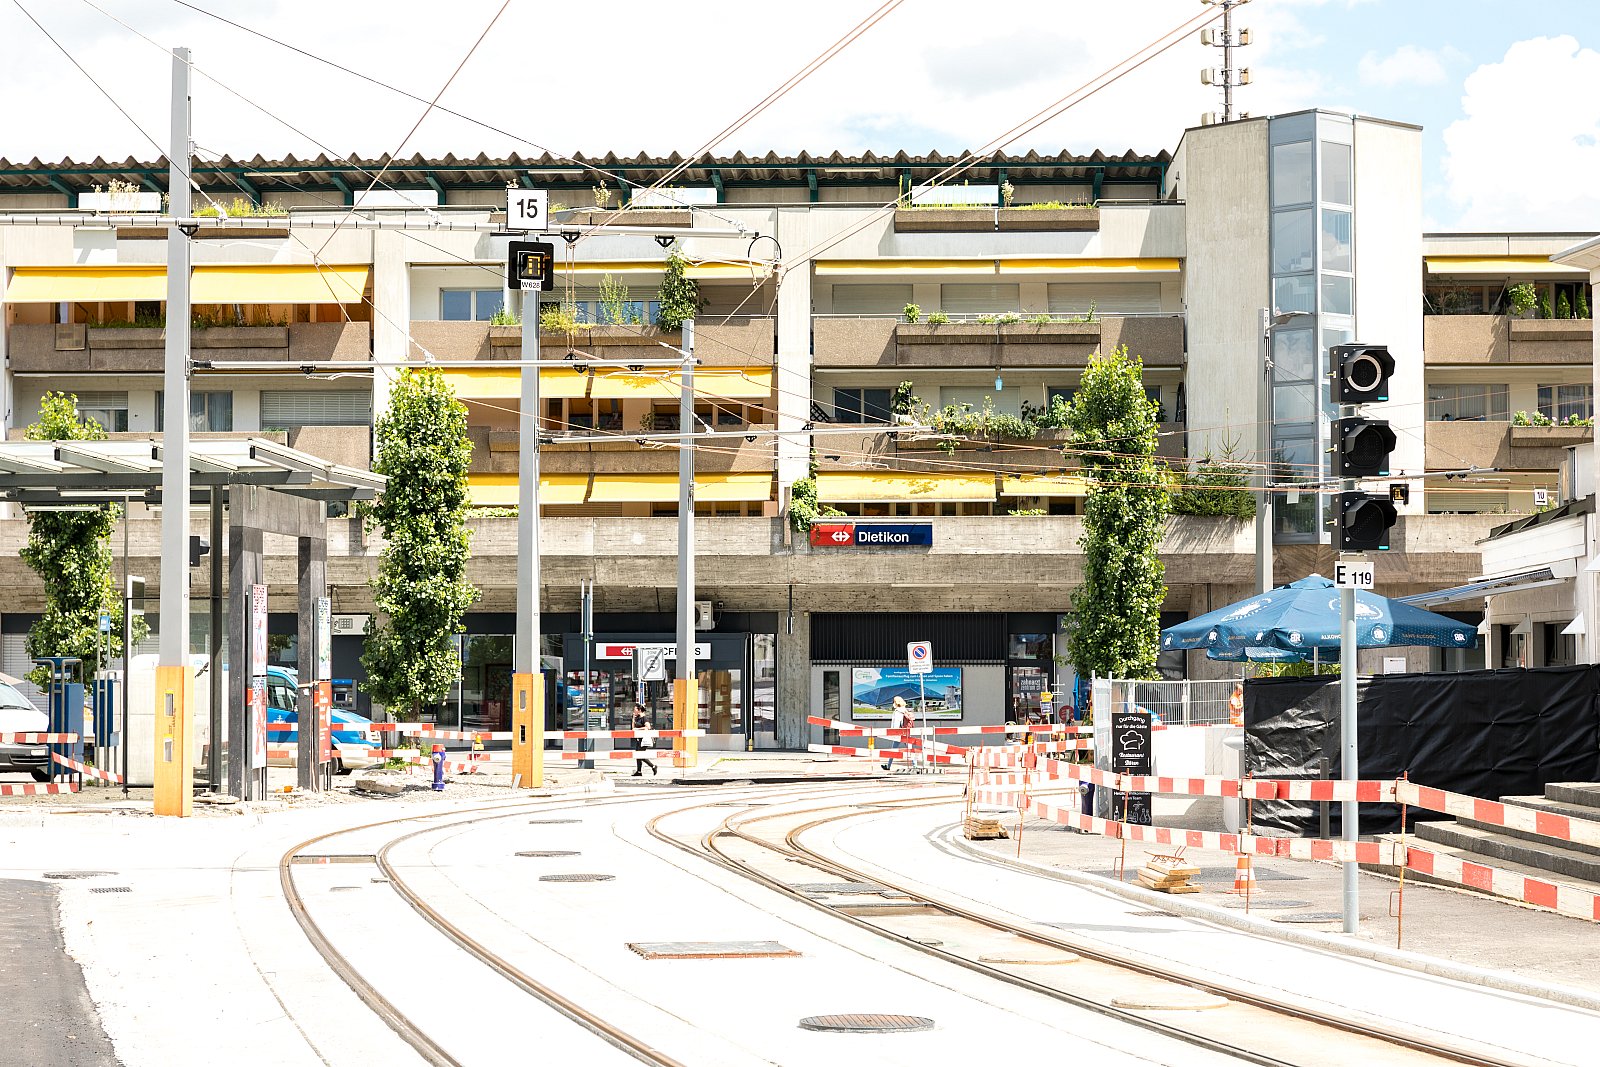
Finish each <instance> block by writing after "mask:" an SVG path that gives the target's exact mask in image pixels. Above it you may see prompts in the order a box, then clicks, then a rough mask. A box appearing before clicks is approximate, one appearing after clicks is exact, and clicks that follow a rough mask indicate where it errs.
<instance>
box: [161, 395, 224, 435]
mask: <svg viewBox="0 0 1600 1067" xmlns="http://www.w3.org/2000/svg"><path fill="white" fill-rule="evenodd" d="M166 416H167V405H166V394H165V393H164V392H162V391H161V390H159V389H158V390H156V431H157V432H158V433H159V432H160V431H161V430H162V429H163V428H164V427H165V425H166V421H167V418H166ZM189 429H190V430H191V431H194V432H196V433H231V432H232V431H233V394H232V393H228V392H220V393H190V394H189Z"/></svg>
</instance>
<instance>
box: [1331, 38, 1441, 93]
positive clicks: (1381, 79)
mask: <svg viewBox="0 0 1600 1067" xmlns="http://www.w3.org/2000/svg"><path fill="white" fill-rule="evenodd" d="M1459 55H1460V53H1458V52H1456V51H1455V50H1454V49H1453V48H1450V47H1448V46H1446V47H1445V48H1443V49H1439V50H1437V51H1436V50H1433V49H1428V48H1418V47H1417V46H1416V45H1414V44H1403V45H1401V46H1400V47H1399V48H1396V49H1395V50H1394V51H1393V52H1391V53H1389V54H1388V55H1386V56H1379V55H1378V53H1376V52H1368V53H1367V54H1366V55H1364V56H1362V57H1361V62H1360V63H1358V64H1356V74H1357V76H1358V77H1360V79H1361V81H1362V83H1363V84H1366V85H1376V86H1381V87H1383V88H1393V87H1394V86H1396V85H1438V84H1440V83H1441V82H1443V81H1444V80H1445V77H1446V75H1445V63H1446V62H1447V61H1449V60H1453V59H1455V58H1457V57H1458V56H1459Z"/></svg>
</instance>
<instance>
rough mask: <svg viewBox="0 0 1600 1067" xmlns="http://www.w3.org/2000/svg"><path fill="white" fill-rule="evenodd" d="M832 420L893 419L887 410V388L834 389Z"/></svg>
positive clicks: (876, 420) (888, 420)
mask: <svg viewBox="0 0 1600 1067" xmlns="http://www.w3.org/2000/svg"><path fill="white" fill-rule="evenodd" d="M833 421H835V422H879V423H887V422H891V421H893V417H892V415H891V413H890V411H889V390H887V389H835V390H834V391H833Z"/></svg>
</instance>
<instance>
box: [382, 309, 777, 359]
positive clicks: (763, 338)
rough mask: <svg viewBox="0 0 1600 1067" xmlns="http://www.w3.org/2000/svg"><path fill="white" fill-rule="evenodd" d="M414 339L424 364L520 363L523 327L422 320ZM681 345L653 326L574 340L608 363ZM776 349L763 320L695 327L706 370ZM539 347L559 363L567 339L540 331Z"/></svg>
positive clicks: (596, 330)
mask: <svg viewBox="0 0 1600 1067" xmlns="http://www.w3.org/2000/svg"><path fill="white" fill-rule="evenodd" d="M411 338H412V345H411V357H412V358H413V359H422V358H424V356H425V354H428V353H431V354H432V355H433V357H434V358H435V359H440V360H451V361H458V360H484V361H488V360H496V359H519V358H521V350H522V327H521V326H493V325H490V324H489V323H487V322H439V321H432V320H421V319H419V320H416V321H413V322H412V323H411ZM682 343H683V335H682V333H680V332H679V331H676V330H673V331H663V330H658V329H656V328H655V327H654V326H592V327H589V328H587V329H582V330H579V331H577V332H576V333H575V334H574V335H573V338H572V340H571V344H572V345H573V346H575V347H577V348H578V349H580V350H582V351H584V352H591V353H594V354H595V355H597V356H600V357H602V358H606V359H629V358H630V357H631V358H635V359H663V358H665V357H666V356H668V355H670V353H669V352H667V351H666V350H665V349H663V348H662V347H661V345H662V344H668V345H672V346H674V347H676V346H678V345H681V344H682ZM776 343H777V327H776V322H775V320H774V319H771V318H768V317H765V316H750V317H748V318H732V319H729V320H728V321H726V322H723V321H720V320H718V321H714V322H706V323H703V324H702V323H696V324H695V331H694V354H695V358H696V359H698V360H699V361H700V363H701V364H702V365H704V366H711V367H739V366H749V365H751V364H762V363H771V362H772V359H773V353H774V352H775V351H776V350H777V349H776ZM539 347H540V351H541V354H542V355H544V356H547V357H553V358H559V357H560V356H561V355H562V354H564V353H565V352H566V351H567V348H568V337H567V335H566V334H565V333H548V332H543V331H541V333H540V335H539Z"/></svg>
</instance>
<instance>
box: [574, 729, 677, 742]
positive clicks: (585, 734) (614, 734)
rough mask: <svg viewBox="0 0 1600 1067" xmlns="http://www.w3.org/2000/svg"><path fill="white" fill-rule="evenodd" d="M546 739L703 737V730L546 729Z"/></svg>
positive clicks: (622, 739) (589, 739) (590, 739)
mask: <svg viewBox="0 0 1600 1067" xmlns="http://www.w3.org/2000/svg"><path fill="white" fill-rule="evenodd" d="M544 736H545V740H547V741H592V740H594V739H596V738H601V737H608V738H611V739H613V740H619V741H625V740H632V739H637V738H641V737H642V738H644V739H646V740H649V739H650V738H653V737H704V736H706V731H705V730H546V731H545V734H544Z"/></svg>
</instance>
